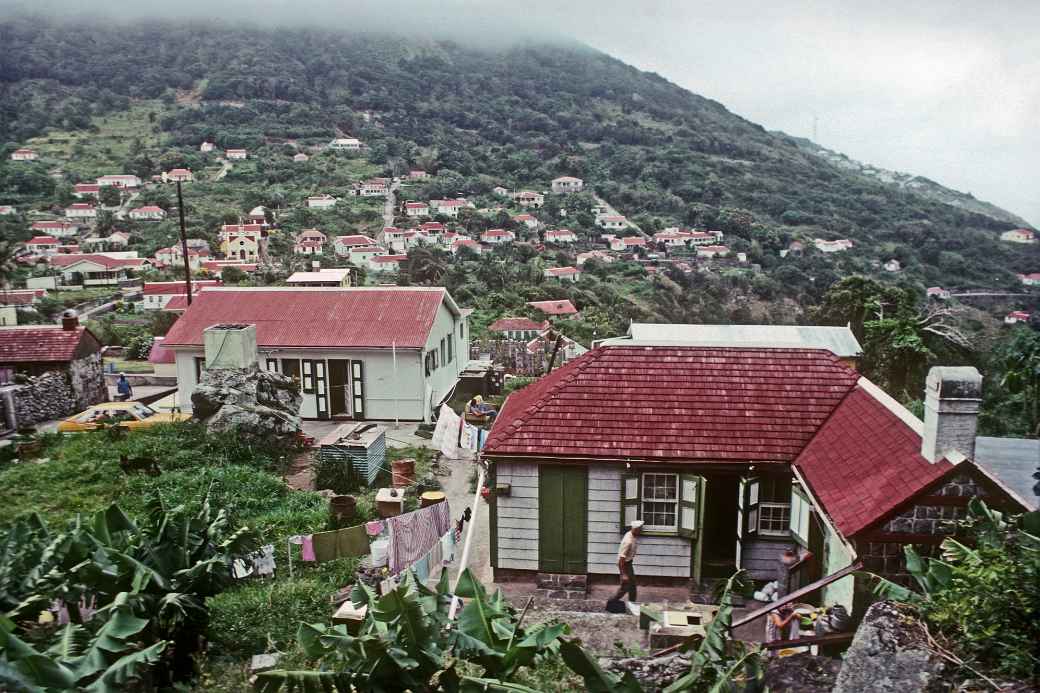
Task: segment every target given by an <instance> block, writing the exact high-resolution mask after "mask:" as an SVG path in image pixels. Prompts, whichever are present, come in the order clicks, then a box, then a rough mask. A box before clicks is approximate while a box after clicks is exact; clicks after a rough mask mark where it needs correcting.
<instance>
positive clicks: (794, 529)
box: [789, 486, 812, 546]
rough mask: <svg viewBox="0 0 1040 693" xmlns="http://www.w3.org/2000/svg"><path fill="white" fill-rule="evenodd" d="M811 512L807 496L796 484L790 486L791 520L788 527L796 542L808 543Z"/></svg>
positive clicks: (806, 544)
mask: <svg viewBox="0 0 1040 693" xmlns="http://www.w3.org/2000/svg"><path fill="white" fill-rule="evenodd" d="M811 514H812V504H811V503H809V498H808V497H807V496H806V495H805V493H804V492H803V491H802V490H801V489H800V488H798V487H797V486H792V487H791V520H790V522H789V529H790V530H791V534H792V536H794V538H795V539H796V540H798V543H800V544H802V545H804V546H808V545H809V516H810V515H811Z"/></svg>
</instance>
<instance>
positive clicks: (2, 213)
mask: <svg viewBox="0 0 1040 693" xmlns="http://www.w3.org/2000/svg"><path fill="white" fill-rule="evenodd" d="M14 213H15V209H14V207H12V206H11V205H0V217H6V216H8V215H9V214H14Z"/></svg>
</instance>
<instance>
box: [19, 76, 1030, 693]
mask: <svg viewBox="0 0 1040 693" xmlns="http://www.w3.org/2000/svg"><path fill="white" fill-rule="evenodd" d="M189 82H190V80H189ZM233 84H235V83H234V82H233V81H227V82H224V81H221V80H218V79H216V78H214V79H213V80H212V81H211V82H209V83H208V84H206V85H205V86H200V85H199V84H198V83H195V84H192V85H191V87H190V88H188V85H187V84H181V85H180V86H178V87H177V88H176V89H175V88H172V87H171V88H169V89H168V90H166V91H164V92H163V93H162V94H161V95H156V94H152V95H150V96H151V97H156V98H141V97H140V96H135V97H133V98H127V99H126V102H125V103H121V106H125V108H122V107H120V108H113V109H112V110H111V111H108V112H98V113H96V114H94V115H92V116H91V117H90V118H89V119H87V121H84V122H81V123H79V124H78V125H77V124H76V123H75V122H74V120H73V119H71V118H67V119H66V122H64V123H62V127H57V126H55V127H50V128H46V129H44V130H43V131H42V132H34V133H28V134H27V136H25V137H21V138H19V139H18V140H17V142H15V143H13V144H11V145H9V146H6V148H3V149H2V153H3V155H4V157H5V161H3V162H2V163H0V177H2V178H0V179H2V180H5V181H9V182H11V185H10V186H9V188H8V189H0V228H2V229H3V230H4V232H5V238H3V239H0V272H2V274H0V489H3V491H2V492H0V543H2V544H3V545H4V547H6V548H5V549H4V550H3V551H2V552H0V674H3V676H7V675H8V672H13V673H11V674H10V679H11V680H12V681H15V682H16V683H18V684H19V685H23V686H24V687H25V690H37V689H44V688H46V689H47V690H52V689H53V690H58V689H65V690H99V689H103V690H159V689H163V690H167V689H173V688H174V687H182V688H184V689H191V690H196V689H197V690H220V691H232V690H235V691H238V690H249V689H254V690H262V691H276V690H279V689H280V688H281V687H285V688H287V689H291V687H292V686H301V687H310V686H317V687H321V688H323V689H326V690H344V691H345V690H355V689H356V690H371V691H384V690H430V691H454V690H516V691H524V692H531V691H534V692H537V691H570V690H580V689H585V690H596V691H608V690H609V691H614V690H617V691H625V692H626V693H638V692H639V691H660V690H664V689H666V688H667V687H668V686H669V685H671V686H673V688H669V689H668V690H689V691H698V690H721V688H719V686H722V685H723V682H724V683H725V684H726V685H728V686H729V688H727V689H726V690H734V691H754V690H762V689H763V687H765V688H768V689H770V690H799V691H821V692H823V691H831V690H834V691H861V690H867V691H870V690H883V689H884V690H894V689H895V688H900V689H905V690H908V691H910V690H940V689H951V690H952V689H954V688H956V687H960V688H957V689H958V690H975V688H973V687H974V686H979V687H980V689H981V687H982V686H981V682H986V686H988V687H989V688H993V689H996V690H1003V689H1006V690H1027V688H1026V686H1028V685H1029V684H1028V681H1027V680H1028V678H1029V676H1030V671H1033V672H1035V668H1034V667H1035V659H1034V658H1033V653H1032V649H1033V646H1034V645H1035V637H1034V636H1037V635H1038V633H1037V630H1036V629H1037V626H1036V622H1035V619H1033V618H1032V614H1033V613H1034V612H1035V611H1034V607H1036V606H1037V605H1038V601H1037V600H1038V599H1040V595H1038V593H1037V591H1036V587H1035V585H1033V584H1031V583H1032V581H1031V579H1030V578H1031V577H1033V576H1035V571H1036V570H1037V567H1038V566H1037V564H1036V555H1037V554H1036V549H1037V545H1036V536H1035V531H1036V528H1037V526H1038V525H1037V517H1038V510H1040V505H1038V500H1040V485H1037V484H1036V482H1035V478H1036V474H1037V473H1038V465H1040V441H1038V440H1037V432H1038V431H1040V408H1038V407H1040V383H1038V381H1037V379H1036V372H1037V371H1036V368H1037V366H1036V363H1037V359H1038V358H1040V337H1038V334H1040V333H1038V326H1040V254H1038V244H1037V238H1036V235H1035V233H1036V232H1035V230H1034V229H1031V228H1024V227H1023V228H1019V227H1018V224H1017V221H1016V223H1012V222H1011V221H1009V220H1008V219H1007V218H1001V219H996V218H995V217H994V218H990V217H985V214H983V213H979V215H978V216H972V217H964V221H963V225H964V229H961V231H963V232H964V234H965V236H966V237H967V236H969V235H971V234H974V236H973V237H974V238H976V239H977V241H976V243H977V245H978V247H979V248H982V249H983V251H984V252H989V253H990V254H991V255H992V256H993V257H992V258H990V261H993V262H1000V263H1003V266H1001V267H1000V271H999V272H992V273H990V274H989V275H988V276H986V277H984V278H981V279H980V276H979V274H978V272H977V271H976V268H972V270H971V271H970V272H967V271H965V272H959V271H958V268H962V266H966V265H967V264H968V262H967V260H966V259H965V258H967V257H970V255H969V252H970V251H971V249H972V247H971V246H970V244H969V245H968V247H967V248H966V247H965V244H963V243H962V242H961V240H958V241H957V242H956V244H954V245H956V250H957V251H958V252H954V251H953V250H949V251H947V250H942V251H941V252H940V251H938V250H935V247H938V246H935V239H934V238H932V237H931V236H930V237H929V240H928V241H927V242H922V243H921V244H920V245H921V246H922V248H917V249H914V247H913V246H914V242H913V238H914V235H913V233H911V232H910V231H908V229H911V228H912V229H915V231H914V232H915V233H916V230H920V229H921V228H925V227H928V226H929V225H930V223H931V222H930V221H929V220H923V221H922V220H920V219H916V220H914V221H912V222H910V221H908V222H906V223H905V225H904V224H902V223H900V224H894V225H893V228H892V229H890V230H888V231H886V232H885V233H890V234H891V236H887V237H886V239H884V240H883V239H881V238H880V236H881V235H882V234H880V233H879V238H877V239H874V238H869V236H870V234H869V233H866V232H865V231H864V229H863V228H857V227H854V226H853V225H850V224H848V223H846V222H845V221H844V220H841V219H838V218H837V216H834V217H827V215H826V214H823V213H821V212H819V211H818V210H817V211H815V212H814V213H813V214H810V213H809V212H806V211H805V209H808V208H809V206H810V205H809V202H808V201H806V200H802V203H804V204H805V208H804V209H802V210H796V209H794V208H793V207H791V208H786V209H782V208H780V207H777V210H776V212H775V214H774V215H773V216H774V217H775V219H774V218H771V217H770V216H768V215H767V214H765V213H764V212H761V211H758V212H754V213H753V212H750V211H748V210H747V209H743V208H738V207H735V206H724V205H723V204H722V202H721V200H722V199H723V193H722V192H721V188H722V182H720V181H719V179H717V178H715V177H714V174H712V178H711V180H710V181H706V182H704V185H703V186H702V187H703V190H701V191H699V192H698V193H697V195H703V198H702V199H704V200H708V199H711V200H712V201H713V205H708V204H707V203H700V202H698V203H694V204H692V205H691V207H692V208H693V211H692V212H689V213H685V212H674V213H672V212H661V211H660V210H662V209H676V208H677V207H676V203H675V200H674V198H676V197H677V195H676V194H673V193H671V192H668V193H666V192H663V191H661V190H652V189H650V188H648V187H646V186H641V185H621V184H619V183H618V179H617V178H615V175H614V174H615V173H616V171H617V170H618V169H619V168H620V164H617V163H616V162H615V164H614V165H613V166H605V165H599V164H597V165H593V164H591V163H590V162H589V161H588V160H585V159H584V158H583V157H584V156H586V154H585V153H575V152H592V151H593V150H597V151H596V152H595V156H601V155H602V152H601V151H600V150H601V149H605V148H608V147H612V146H614V147H617V149H618V151H619V152H621V150H622V149H623V146H622V145H620V144H618V142H616V141H610V140H604V141H603V142H600V143H596V144H595V145H594V146H593V145H589V143H588V142H585V141H584V140H582V141H579V139H577V138H575V141H574V142H573V143H572V144H573V147H574V148H573V150H570V151H567V150H565V149H562V148H560V149H554V147H559V145H558V143H552V142H544V141H543V142H538V148H540V149H539V154H538V156H540V157H542V158H541V159H540V160H539V161H538V163H537V165H536V164H534V163H531V161H533V160H534V159H535V154H533V153H531V152H522V153H521V154H519V155H518V154H516V152H515V150H513V151H512V152H511V156H513V157H514V158H515V159H516V160H520V161H527V164H526V167H525V166H521V165H513V164H509V165H502V164H501V161H500V160H499V159H498V158H496V157H495V156H494V154H493V153H492V152H491V151H489V150H488V149H485V148H484V147H486V143H481V144H479V145H477V144H473V143H474V142H475V141H476V140H475V139H474V136H473V132H475V131H476V126H473V123H472V121H466V123H467V124H468V125H470V126H473V127H472V128H462V127H460V128H459V133H462V134H460V135H459V137H458V143H457V146H452V147H451V150H450V151H449V150H447V149H446V148H445V142H446V141H448V140H445V139H443V137H442V135H443V133H439V135H438V137H440V138H441V139H438V140H436V142H437V143H438V144H437V146H435V145H434V144H431V142H432V141H433V140H431V139H426V140H420V138H419V137H416V138H414V140H413V141H408V142H405V141H404V140H403V138H402V137H400V136H399V135H398V134H395V133H394V132H393V131H392V127H391V125H392V124H394V123H397V125H398V127H400V119H401V117H402V116H401V114H400V112H397V111H394V110H393V109H391V108H389V107H387V108H386V110H384V111H383V112H380V110H379V109H378V108H376V107H370V105H369V106H366V107H362V106H361V105H357V106H356V107H354V106H352V107H351V108H349V109H344V111H343V112H340V113H338V117H337V119H336V120H335V125H334V126H332V127H326V124H325V123H322V124H320V125H316V124H309V125H307V127H306V128H304V127H303V126H300V125H299V122H300V119H301V118H302V116H301V115H300V112H294V113H292V115H291V118H290V116H289V115H286V114H287V113H289V111H290V108H289V106H287V105H286V104H288V103H289V100H287V99H275V98H272V99H269V100H267V99H265V100H262V103H261V106H260V108H261V110H262V109H263V108H269V110H270V113H271V114H275V115H272V117H273V118H275V117H276V118H281V117H283V116H284V117H285V119H286V120H285V121H284V122H281V121H280V122H279V125H278V127H269V130H267V131H265V130H263V128H261V127H260V126H257V127H256V128H253V127H252V125H251V124H249V122H250V119H254V120H260V119H261V116H258V115H256V113H255V112H254V111H252V110H251V109H252V108H254V106H255V105H256V104H250V103H248V99H247V100H245V101H242V100H240V98H243V97H241V94H239V93H236V92H235V91H234V89H235V88H238V89H242V88H245V87H242V86H241V85H239V86H238V87H233V86H232V85H233ZM251 88H257V89H260V88H261V87H260V86H256V85H254V87H251ZM272 89H274V87H272ZM204 90H205V91H204ZM204 93H205V94H208V96H206V98H205V99H203V98H202V95H203V94H204ZM280 96H285V94H281V95H280ZM207 101H208V102H209V103H206V102H207ZM258 102H260V100H258ZM425 108H426V105H417V106H416V107H415V111H416V114H410V115H409V118H411V119H412V120H410V121H408V122H409V123H413V121H414V122H422V121H423V119H422V116H421V114H422V113H424V112H426V111H424V109H425ZM452 108H454V106H452ZM283 109H284V110H283ZM301 112H302V109H301ZM648 113H650V112H649V111H648ZM427 115H429V114H428V112H427ZM615 116H616V117H635V116H632V115H631V114H623V115H622V116H618V115H617V114H613V113H612V116H611V117H615ZM454 117H457V118H462V116H459V115H458V114H456V115H455V116H454ZM640 117H642V118H644V119H645V120H643V121H641V123H639V124H638V125H633V131H634V132H635V131H638V130H639V128H643V127H645V128H646V129H647V130H655V131H658V132H664V131H666V130H667V131H668V136H669V137H672V135H673V134H674V135H675V136H676V137H678V136H679V128H678V127H675V128H672V127H671V125H669V126H668V128H665V127H664V126H663V125H662V124H661V123H663V122H665V121H664V120H661V121H654V120H653V119H652V118H651V117H650V115H647V114H643V115H640ZM655 117H662V118H663V116H660V114H659V113H657V114H656V115H655ZM293 119H296V120H293ZM601 120H602V117H601ZM429 121H430V123H433V122H434V117H433V116H429ZM243 123H247V124H246V125H243ZM286 123H289V125H286ZM597 127H603V128H606V127H607V125H604V124H603V123H600V124H599V125H597ZM420 129H421V128H420ZM432 129H433V128H432V127H431V130H432ZM518 129H519V128H518ZM682 136H683V137H687V136H692V134H691V135H686V134H683V135H682ZM438 146H439V147H440V149H438ZM495 146H498V145H495ZM509 146H510V147H512V146H513V145H512V144H510V145H509ZM662 146H663V145H662ZM802 146H806V145H802ZM502 149H503V151H504V150H505V149H506V147H505V146H503V147H502ZM532 151H534V148H532ZM728 153H729V154H733V152H728ZM631 154H632V151H631V150H625V151H624V152H622V153H619V154H618V155H617V156H618V157H619V158H621V157H622V156H627V155H631ZM587 156H588V157H589V159H590V160H591V157H592V156H593V154H592V153H588V154H587ZM606 156H613V155H612V154H608V155H606ZM712 156H715V154H714V153H713V154H712ZM813 156H815V157H817V158H819V156H820V155H819V154H814V155H813ZM525 157H526V158H525ZM505 158H506V157H505V155H503V156H502V157H501V159H503V160H504V159H505ZM720 158H723V157H720ZM482 161H483V162H485V163H484V164H483V165H485V166H486V167H487V169H486V170H485V169H483V168H481V166H482V164H481V162H482ZM447 162H451V163H452V164H453V165H455V166H456V168H452V167H450V166H449V165H447ZM462 162H466V169H467V170H466V173H465V174H462V173H460V172H459V170H456V169H463V168H464V167H463V166H462V165H461V163H462ZM724 165H726V166H730V167H732V168H733V178H732V181H733V183H732V184H733V185H734V186H737V185H743V184H745V183H746V182H747V181H746V177H747V176H745V175H744V174H743V173H741V172H739V171H738V168H737V167H735V165H734V164H733V163H732V161H727V162H725V164H724ZM532 172H536V173H532ZM618 175H620V174H618ZM823 178H824V176H821V180H822V179H823ZM727 183H729V181H727ZM691 185H692V184H691ZM716 186H718V188H719V191H715V192H713V190H712V188H714V187H716ZM943 190H945V189H943ZM947 192H949V191H947ZM868 193H869V194H873V195H875V199H872V200H868V201H867V202H865V203H864V204H865V205H866V206H872V207H879V206H880V204H881V203H880V202H878V200H879V199H880V198H879V197H878V196H877V195H876V193H877V190H876V189H871V190H870V191H868ZM868 193H864V196H869V194H868ZM727 194H730V195H732V194H733V193H732V192H727ZM5 195H6V196H7V197H6V198H5V197H4V196H5ZM665 198H668V199H665ZM746 199H749V198H746ZM907 199H908V198H907ZM904 201H905V200H904ZM907 204H909V203H907ZM929 204H930V203H929ZM983 207H984V206H983V205H973V206H972V209H973V210H974V209H976V208H983ZM994 209H995V208H994ZM944 213H945V212H944ZM960 213H961V212H960V211H958V212H957V214H960ZM971 213H972V214H975V212H971ZM914 214H916V212H914ZM951 214H952V213H951ZM965 214H967V213H965ZM808 217H812V218H811V219H809V218H808ZM957 218H958V219H960V217H957ZM943 223H945V222H943ZM867 226H869V225H867ZM1012 227H1014V228H1012ZM927 233H929V234H931V233H932V231H931V230H929V231H928V232H927ZM864 237H868V238H869V240H868V241H864ZM895 237H899V238H901V239H902V240H900V241H899V242H895V241H893V240H892V238H895ZM924 245H928V246H929V248H927V249H926V248H923V246H924ZM954 245H951V247H954ZM933 246H935V247H933ZM994 248H996V249H998V250H997V251H993V249H994ZM916 250H920V251H921V252H920V255H918V254H917V253H916ZM932 251H935V252H934V253H933V252H932ZM929 253H931V254H934V258H933V259H928V260H927V261H925V260H924V259H923V258H925V256H926V254H929ZM959 253H963V255H962V254H959ZM929 257H931V256H930V255H929ZM994 258H996V259H994ZM933 260H934V261H933ZM937 282H941V283H937ZM56 537H57V539H56ZM995 584H999V585H1000V586H1001V589H995V588H994V585H995ZM1007 584H1012V585H1015V586H1016V589H1014V590H1008V589H1005V588H1006V586H1007ZM1010 592H1014V593H1015V594H1010ZM995 634H996V635H995ZM998 641H999V642H998ZM893 662H897V664H898V666H896V665H893ZM879 672H881V673H879ZM3 680H6V679H3ZM881 680H883V683H880V684H879V683H878V681H881ZM893 681H894V682H895V683H892V682H893ZM301 682H306V683H301ZM34 686H35V687H36V688H34ZM713 686H715V687H714V688H713ZM1020 686H1021V687H1020ZM886 687H887V688H886ZM308 690H309V688H308Z"/></svg>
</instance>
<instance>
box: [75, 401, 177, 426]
mask: <svg viewBox="0 0 1040 693" xmlns="http://www.w3.org/2000/svg"><path fill="white" fill-rule="evenodd" d="M190 418H191V416H190V415H189V414H181V413H172V412H171V413H161V412H157V411H155V410H154V409H152V408H151V407H149V406H148V405H146V404H141V403H140V402H105V403H104V404H95V405H94V406H92V407H90V408H89V409H87V410H86V411H84V412H81V413H79V414H76V415H75V416H71V417H69V418H67V419H65V420H64V421H62V422H61V423H60V424H58V431H59V432H61V433H76V432H79V431H95V430H97V429H98V428H101V427H103V426H123V427H124V428H149V427H150V426H155V425H158V424H164V423H173V422H175V421H186V420H187V419H190Z"/></svg>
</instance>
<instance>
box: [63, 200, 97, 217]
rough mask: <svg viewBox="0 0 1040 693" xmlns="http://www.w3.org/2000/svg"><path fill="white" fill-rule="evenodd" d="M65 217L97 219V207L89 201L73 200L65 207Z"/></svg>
mask: <svg viewBox="0 0 1040 693" xmlns="http://www.w3.org/2000/svg"><path fill="white" fill-rule="evenodd" d="M65 218H66V219H83V220H85V221H93V220H94V219H97V207H95V206H94V205H92V204H90V203H89V202H73V203H72V204H71V205H69V206H68V207H66V208H65Z"/></svg>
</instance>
